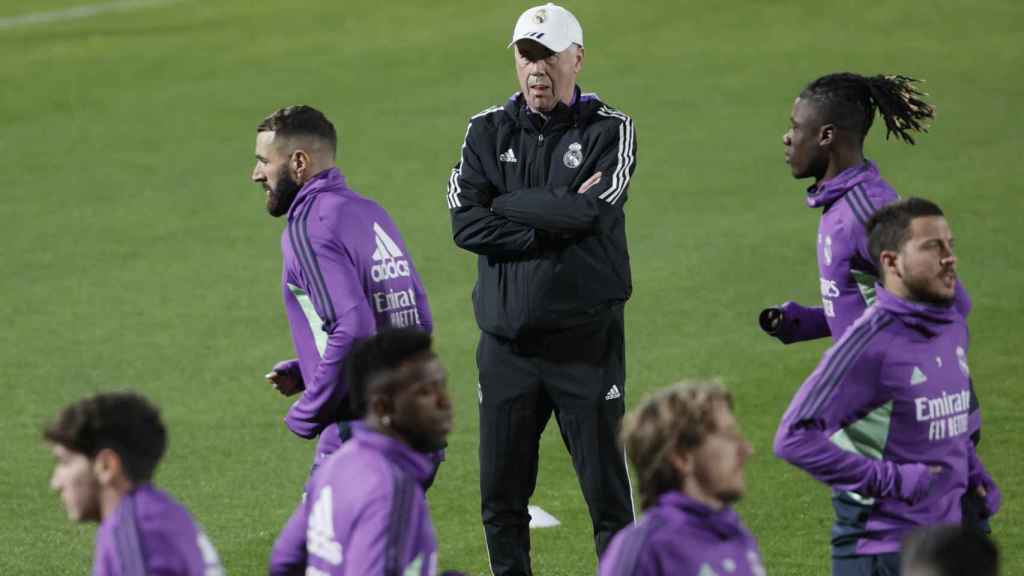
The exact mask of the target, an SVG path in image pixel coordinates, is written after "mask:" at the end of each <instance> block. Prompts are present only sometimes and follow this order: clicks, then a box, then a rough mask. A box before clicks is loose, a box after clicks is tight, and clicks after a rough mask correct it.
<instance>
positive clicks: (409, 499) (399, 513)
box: [384, 466, 416, 576]
mask: <svg viewBox="0 0 1024 576" xmlns="http://www.w3.org/2000/svg"><path fill="white" fill-rule="evenodd" d="M415 496H416V485H415V484H414V483H413V480H412V479H411V478H409V477H408V476H407V475H406V474H405V473H404V472H402V471H401V470H399V469H398V467H396V466H392V494H391V514H390V517H389V518H388V539H387V544H386V546H387V547H386V549H385V558H384V576H401V574H402V568H403V566H402V552H403V551H404V550H405V548H406V545H407V543H408V541H409V538H410V537H411V536H412V531H413V530H414V529H415V526H411V525H410V524H409V516H410V513H411V512H412V505H413V498H415Z"/></svg>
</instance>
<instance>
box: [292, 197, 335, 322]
mask: <svg viewBox="0 0 1024 576" xmlns="http://www.w3.org/2000/svg"><path fill="white" fill-rule="evenodd" d="M313 204H314V199H312V198H310V199H309V200H308V201H307V202H306V204H305V206H300V207H299V210H298V213H297V214H296V215H295V219H294V220H293V221H292V222H289V223H288V239H289V241H290V242H291V244H292V251H293V252H295V256H296V258H297V259H298V261H299V266H300V267H301V268H302V272H303V274H304V275H305V276H306V281H307V282H308V283H309V292H310V295H309V296H310V298H312V299H313V304H314V305H315V306H316V307H317V309H318V310H321V311H322V312H323V315H324V317H323V318H321V320H322V321H323V323H324V330H325V331H326V332H330V328H333V326H334V322H335V320H337V317H336V315H335V312H334V304H333V302H331V296H330V294H329V293H328V292H327V283H326V282H324V276H323V273H322V272H321V271H320V265H319V264H318V263H317V260H316V254H315V253H314V252H313V245H312V244H311V243H310V241H309V230H308V229H307V221H308V220H309V213H310V212H311V211H312V209H313Z"/></svg>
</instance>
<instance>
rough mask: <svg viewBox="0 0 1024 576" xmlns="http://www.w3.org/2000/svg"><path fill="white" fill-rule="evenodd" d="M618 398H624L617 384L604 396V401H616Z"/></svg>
mask: <svg viewBox="0 0 1024 576" xmlns="http://www.w3.org/2000/svg"><path fill="white" fill-rule="evenodd" d="M616 398H622V393H621V392H619V387H618V386H616V385H615V384H612V389H611V390H609V391H608V393H607V394H605V395H604V399H605V400H615V399H616Z"/></svg>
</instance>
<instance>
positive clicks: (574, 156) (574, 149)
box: [562, 142, 583, 168]
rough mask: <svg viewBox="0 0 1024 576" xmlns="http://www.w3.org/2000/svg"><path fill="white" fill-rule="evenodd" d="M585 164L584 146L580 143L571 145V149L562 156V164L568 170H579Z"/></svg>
mask: <svg viewBox="0 0 1024 576" xmlns="http://www.w3.org/2000/svg"><path fill="white" fill-rule="evenodd" d="M582 162H583V145H582V144H580V143H579V142H573V143H572V144H569V149H568V150H566V151H565V156H562V163H564V164H565V167H566V168H577V167H579V165H580V164H581V163H582Z"/></svg>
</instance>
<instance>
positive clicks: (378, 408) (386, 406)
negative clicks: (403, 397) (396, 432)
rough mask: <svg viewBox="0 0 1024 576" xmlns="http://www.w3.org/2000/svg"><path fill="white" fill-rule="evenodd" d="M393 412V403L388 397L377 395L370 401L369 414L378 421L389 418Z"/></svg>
mask: <svg viewBox="0 0 1024 576" xmlns="http://www.w3.org/2000/svg"><path fill="white" fill-rule="evenodd" d="M394 411H395V407H394V403H393V402H392V401H391V398H390V397H389V396H385V395H383V394H378V395H375V396H374V397H373V398H371V399H370V412H371V413H372V414H373V415H374V416H376V417H377V418H378V419H381V418H383V417H384V416H391V414H392V413H394Z"/></svg>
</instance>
